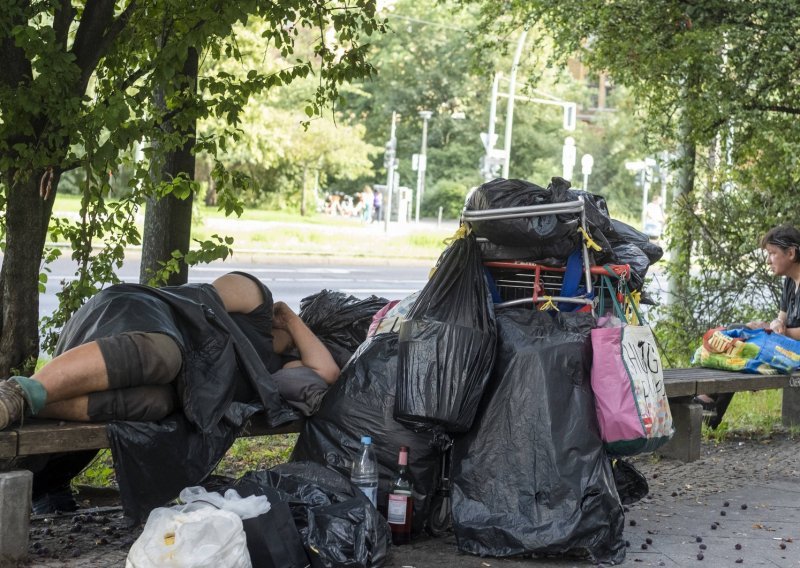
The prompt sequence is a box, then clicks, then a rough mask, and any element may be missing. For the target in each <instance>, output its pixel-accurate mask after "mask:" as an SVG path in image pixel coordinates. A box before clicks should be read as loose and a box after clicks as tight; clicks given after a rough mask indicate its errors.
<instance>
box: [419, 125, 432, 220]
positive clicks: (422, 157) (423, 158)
mask: <svg viewBox="0 0 800 568" xmlns="http://www.w3.org/2000/svg"><path fill="white" fill-rule="evenodd" d="M419 116H420V117H421V118H422V147H421V148H420V151H419V161H418V162H417V212H416V216H415V220H416V222H417V223H419V205H420V202H421V201H422V195H423V193H424V192H425V171H426V170H427V168H428V164H427V162H428V157H427V155H426V154H427V152H428V120H429V119H430V118H431V116H432V113H431V111H429V110H421V111H419Z"/></svg>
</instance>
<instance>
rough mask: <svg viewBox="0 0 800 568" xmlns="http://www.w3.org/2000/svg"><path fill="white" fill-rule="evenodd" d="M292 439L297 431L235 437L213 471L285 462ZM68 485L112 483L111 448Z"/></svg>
mask: <svg viewBox="0 0 800 568" xmlns="http://www.w3.org/2000/svg"><path fill="white" fill-rule="evenodd" d="M296 441H297V434H281V435H276V436H260V437H257V438H239V439H238V440H236V441H235V442H234V443H233V445H232V446H231V447H230V448H229V449H228V451H227V453H226V454H225V457H223V458H222V460H221V461H220V462H219V464H218V465H217V467H216V469H215V470H214V474H215V475H222V476H227V477H235V478H238V477H240V476H241V475H243V474H244V473H246V472H248V471H253V470H259V469H269V468H271V467H272V466H275V465H278V464H281V463H286V462H287V461H289V456H290V455H291V453H292V449H293V448H294V444H295V442H296ZM72 485H73V486H78V485H89V486H92V487H111V486H115V485H116V475H115V473H114V462H113V460H112V459H111V450H100V452H98V454H97V457H96V458H95V459H94V460H93V461H92V463H91V464H89V466H88V467H87V468H86V469H85V470H83V471H82V472H81V474H80V475H78V476H77V477H75V478H74V479H73V480H72Z"/></svg>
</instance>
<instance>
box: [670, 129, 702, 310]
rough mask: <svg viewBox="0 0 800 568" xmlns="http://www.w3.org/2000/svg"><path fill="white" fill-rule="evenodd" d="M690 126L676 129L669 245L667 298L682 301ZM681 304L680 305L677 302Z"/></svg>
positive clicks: (688, 231)
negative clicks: (678, 130)
mask: <svg viewBox="0 0 800 568" xmlns="http://www.w3.org/2000/svg"><path fill="white" fill-rule="evenodd" d="M690 131H691V125H690V124H689V123H688V119H687V118H686V117H684V118H683V119H682V121H681V126H680V138H681V141H680V143H679V146H678V160H677V166H678V172H677V174H678V175H677V188H676V189H677V192H676V195H675V202H674V203H673V207H672V211H673V218H672V221H671V222H670V225H671V229H672V234H673V235H674V238H672V239H671V242H670V250H671V251H672V255H671V258H670V264H671V265H672V266H671V267H670V271H669V272H670V286H669V288H670V290H669V291H670V295H669V296H670V298H672V299H673V300H677V299H678V298H683V297H685V294H686V293H687V292H688V287H689V274H690V270H691V267H692V246H693V244H694V239H693V238H692V237H693V234H694V225H695V223H694V210H695V195H694V178H695V166H696V161H697V157H696V156H697V149H696V146H695V143H694V142H693V141H692V140H691V137H690ZM677 304H679V305H680V304H681V302H677Z"/></svg>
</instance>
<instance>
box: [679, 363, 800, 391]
mask: <svg viewBox="0 0 800 568" xmlns="http://www.w3.org/2000/svg"><path fill="white" fill-rule="evenodd" d="M794 382H795V381H793V378H792V376H790V375H754V374H752V373H737V372H733V371H723V370H720V369H708V368H705V367H691V368H688V369H664V388H665V389H666V391H667V396H668V397H679V396H695V395H698V394H716V393H723V392H740V391H752V390H766V389H779V388H786V387H790V386H794Z"/></svg>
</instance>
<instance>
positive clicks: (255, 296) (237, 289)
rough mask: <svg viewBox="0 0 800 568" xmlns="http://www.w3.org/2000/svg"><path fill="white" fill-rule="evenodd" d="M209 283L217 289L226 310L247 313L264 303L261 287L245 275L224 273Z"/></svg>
mask: <svg viewBox="0 0 800 568" xmlns="http://www.w3.org/2000/svg"><path fill="white" fill-rule="evenodd" d="M211 285H212V286H214V288H216V289H217V293H218V294H219V297H220V298H221V299H222V303H223V305H224V306H225V311H227V312H231V313H242V314H249V313H250V312H252V311H253V310H255V309H256V308H257V307H258V306H260V305H261V304H263V303H264V296H263V294H262V293H261V288H260V287H259V286H258V284H256V283H255V282H253V281H252V280H251V279H250V278H248V277H247V276H242V275H241V274H225V275H224V276H220V277H219V278H217V279H216V280H214V282H212V283H211Z"/></svg>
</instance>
